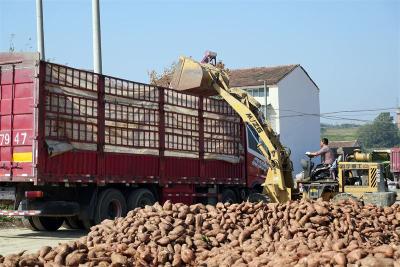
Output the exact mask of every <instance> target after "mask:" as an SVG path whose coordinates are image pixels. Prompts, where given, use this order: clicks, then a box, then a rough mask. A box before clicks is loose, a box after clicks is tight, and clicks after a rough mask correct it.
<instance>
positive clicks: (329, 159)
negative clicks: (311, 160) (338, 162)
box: [306, 138, 336, 178]
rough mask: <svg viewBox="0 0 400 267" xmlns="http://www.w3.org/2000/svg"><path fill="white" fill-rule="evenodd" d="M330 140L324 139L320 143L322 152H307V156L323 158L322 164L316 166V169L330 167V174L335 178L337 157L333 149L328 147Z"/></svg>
mask: <svg viewBox="0 0 400 267" xmlns="http://www.w3.org/2000/svg"><path fill="white" fill-rule="evenodd" d="M328 144H329V140H328V138H322V139H321V141H320V150H318V151H316V152H307V153H306V155H307V156H309V157H318V156H321V164H319V165H317V166H315V168H321V167H325V168H327V167H329V169H330V174H331V177H332V178H335V173H334V172H335V168H336V166H333V165H334V163H335V155H334V154H333V151H332V149H331V148H330V147H329V146H328Z"/></svg>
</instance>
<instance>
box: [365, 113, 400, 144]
mask: <svg viewBox="0 0 400 267" xmlns="http://www.w3.org/2000/svg"><path fill="white" fill-rule="evenodd" d="M399 136H400V135H399V130H398V129H397V127H396V125H395V124H394V123H393V117H392V116H390V113H389V112H382V113H381V114H379V115H378V116H377V117H376V118H375V119H374V121H373V122H372V123H368V124H366V125H363V126H361V127H360V128H359V130H358V141H359V142H360V143H361V145H362V146H364V147H365V148H390V147H393V146H395V145H398V144H399V142H400V137H399Z"/></svg>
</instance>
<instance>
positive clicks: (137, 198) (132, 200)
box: [128, 188, 156, 210]
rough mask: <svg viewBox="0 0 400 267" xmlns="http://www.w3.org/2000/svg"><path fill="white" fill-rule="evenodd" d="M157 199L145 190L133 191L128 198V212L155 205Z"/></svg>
mask: <svg viewBox="0 0 400 267" xmlns="http://www.w3.org/2000/svg"><path fill="white" fill-rule="evenodd" d="M155 202H156V198H155V197H154V195H153V193H152V192H151V191H150V190H148V189H145V188H140V189H136V190H133V191H132V192H131V193H130V194H129V197H128V210H134V209H135V208H143V207H144V206H146V205H153V204H154V203H155Z"/></svg>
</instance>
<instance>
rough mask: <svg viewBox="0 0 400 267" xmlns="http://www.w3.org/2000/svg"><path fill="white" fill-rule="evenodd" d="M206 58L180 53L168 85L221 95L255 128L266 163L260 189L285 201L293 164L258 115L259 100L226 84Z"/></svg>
mask: <svg viewBox="0 0 400 267" xmlns="http://www.w3.org/2000/svg"><path fill="white" fill-rule="evenodd" d="M209 57H210V58H209V60H212V59H215V57H214V55H213V54H211V55H209ZM209 60H207V57H206V59H203V63H199V62H197V61H195V60H193V59H191V58H188V57H181V58H180V59H179V63H178V65H177V67H176V69H175V72H174V74H173V77H172V81H171V84H170V88H173V89H176V90H180V91H186V92H188V93H191V94H194V95H201V96H212V95H219V96H220V97H222V98H223V99H224V100H225V101H226V102H227V103H228V104H229V105H230V106H231V107H232V108H233V109H234V110H235V111H236V112H237V114H239V116H240V117H241V118H242V120H243V122H244V123H246V124H248V125H249V126H250V127H252V128H253V129H255V131H256V132H257V134H258V136H259V139H260V142H259V144H258V149H259V150H260V151H261V153H262V154H263V156H264V157H265V159H266V161H267V164H268V171H267V177H266V179H265V183H264V184H263V187H264V191H265V192H264V193H265V194H266V195H267V196H268V198H269V200H270V201H271V202H286V201H288V200H291V199H293V196H292V194H293V193H294V192H293V188H294V183H293V178H292V170H293V167H292V162H291V160H290V158H289V153H288V151H287V150H286V149H285V148H284V147H283V145H282V144H281V142H280V141H279V139H278V137H277V135H276V134H275V132H274V130H273V129H272V128H271V126H270V125H269V124H268V123H266V121H265V120H263V119H262V115H261V113H260V111H259V107H260V104H259V103H258V101H256V100H255V99H254V98H253V97H252V96H250V95H248V94H247V93H246V92H245V91H243V90H240V89H233V88H229V85H228V84H229V79H228V75H227V74H226V73H225V72H224V71H223V70H221V69H220V68H218V67H216V66H215V65H213V64H211V63H208V61H209ZM204 61H205V62H204Z"/></svg>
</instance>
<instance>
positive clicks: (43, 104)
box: [0, 53, 266, 230]
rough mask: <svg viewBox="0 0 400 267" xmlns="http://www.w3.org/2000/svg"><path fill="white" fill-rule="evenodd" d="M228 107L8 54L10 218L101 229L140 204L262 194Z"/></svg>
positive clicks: (1, 152) (1, 108) (3, 107)
mask: <svg viewBox="0 0 400 267" xmlns="http://www.w3.org/2000/svg"><path fill="white" fill-rule="evenodd" d="M248 131H249V129H246V127H245V126H244V125H243V123H242V122H241V120H240V118H239V117H238V116H237V115H236V114H235V112H234V111H233V110H232V109H231V108H230V107H229V106H228V105H227V104H226V103H225V102H224V101H221V100H218V99H214V98H207V97H198V96H193V95H189V94H185V93H181V92H178V91H175V90H172V89H168V88H162V87H157V86H153V85H148V84H143V83H137V82H132V81H128V80H124V79H119V78H115V77H111V76H106V75H99V74H95V73H93V72H90V71H86V70H81V69H76V68H71V67H68V66H63V65H58V64H54V63H50V62H44V61H40V60H39V58H38V55H37V54H36V53H0V202H1V203H3V204H6V205H9V206H10V207H13V209H12V208H9V209H7V210H1V211H0V215H1V216H22V217H23V221H24V224H25V225H26V226H28V227H30V228H32V229H34V230H56V229H58V228H59V227H60V226H61V225H62V224H63V223H64V225H65V226H67V227H70V228H84V227H86V228H87V227H90V225H93V224H95V223H99V222H100V221H102V220H103V219H106V218H114V217H117V216H122V215H124V214H125V213H126V212H127V211H128V210H131V209H134V208H135V207H138V206H143V205H146V204H152V203H153V202H155V201H160V202H163V201H165V200H167V199H171V200H172V201H174V202H184V203H187V204H190V203H195V202H204V203H214V202H215V201H217V200H222V201H239V200H242V199H246V198H247V197H248V195H249V194H250V193H252V192H257V191H259V190H261V183H262V182H263V177H265V170H266V166H265V163H264V162H265V161H264V160H263V159H262V156H261V155H260V153H259V151H257V148H256V147H257V141H256V140H253V139H254V134H247V133H248Z"/></svg>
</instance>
